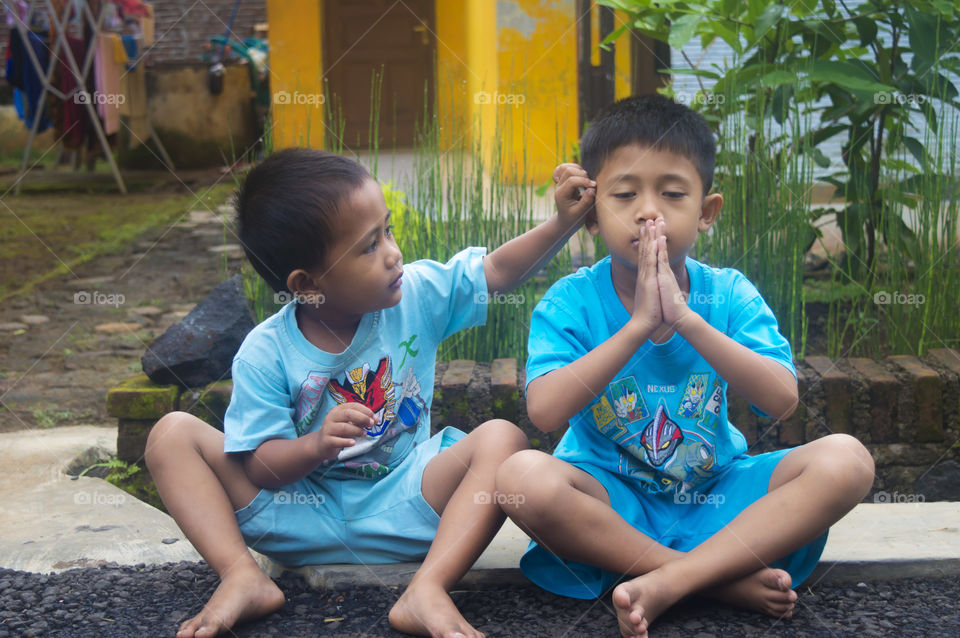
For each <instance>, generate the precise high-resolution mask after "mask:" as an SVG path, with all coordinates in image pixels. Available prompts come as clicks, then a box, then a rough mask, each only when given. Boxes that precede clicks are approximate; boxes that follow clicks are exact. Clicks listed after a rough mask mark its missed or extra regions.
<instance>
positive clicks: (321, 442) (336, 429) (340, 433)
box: [313, 403, 375, 461]
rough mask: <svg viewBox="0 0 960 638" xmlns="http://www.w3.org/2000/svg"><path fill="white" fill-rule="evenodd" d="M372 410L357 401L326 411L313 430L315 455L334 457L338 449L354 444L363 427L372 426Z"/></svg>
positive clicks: (360, 435) (363, 432) (361, 434)
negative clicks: (316, 427) (319, 424)
mask: <svg viewBox="0 0 960 638" xmlns="http://www.w3.org/2000/svg"><path fill="white" fill-rule="evenodd" d="M374 423H375V420H374V417H373V410H371V409H370V408H368V407H367V406H365V405H361V404H359V403H341V404H340V405H338V406H337V407H335V408H333V409H331V410H330V411H329V412H327V415H326V417H324V419H323V425H322V426H320V429H319V430H316V431H314V432H313V434H314V435H315V438H314V442H315V444H316V452H317V456H318V457H319V458H321V459H322V460H324V461H327V460H329V459H333V458H336V457H337V455H338V454H340V450H342V449H343V448H345V447H351V446H353V445H356V443H357V441H356V439H357V438H359V437H362V436H364V434H365V430H364V428H368V427H373V425H374Z"/></svg>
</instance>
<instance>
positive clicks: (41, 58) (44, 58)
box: [6, 29, 50, 133]
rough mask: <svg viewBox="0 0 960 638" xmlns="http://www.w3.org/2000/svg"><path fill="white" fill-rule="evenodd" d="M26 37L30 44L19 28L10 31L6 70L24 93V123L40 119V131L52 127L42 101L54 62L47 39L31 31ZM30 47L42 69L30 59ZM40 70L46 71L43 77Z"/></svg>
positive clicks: (38, 130) (8, 80)
mask: <svg viewBox="0 0 960 638" xmlns="http://www.w3.org/2000/svg"><path fill="white" fill-rule="evenodd" d="M26 36H27V38H28V40H29V43H26V42H24V40H23V38H22V37H21V36H20V31H19V30H17V29H14V30H13V31H11V32H10V42H9V45H8V47H7V50H8V51H9V55H10V59H9V60H8V61H7V69H6V73H7V82H9V83H10V85H11V86H12V87H14V88H17V89H20V90H21V91H22V92H23V98H24V116H25V117H24V124H25V125H26V127H27V128H31V127H32V126H33V123H34V119H36V118H39V121H38V123H37V132H38V133H40V132H42V131H45V130H47V129H48V128H50V120H48V119H47V117H46V115H45V111H44V108H43V104H40V94H41V93H42V92H43V81H44V79H45V78H46V73H47V67H48V66H49V64H50V50H49V49H48V48H47V44H46V42H45V41H44V39H43V38H41V37H40V36H39V35H37V34H36V33H33V32H32V31H28V32H27V33H26ZM28 46H29V47H30V48H31V49H32V50H33V52H34V54H35V55H36V58H37V61H38V62H39V63H40V69H39V70H38V69H37V68H36V67H35V66H34V64H33V62H32V60H31V59H30V53H29V52H28V50H27V47H28ZM40 73H43V76H41V75H40Z"/></svg>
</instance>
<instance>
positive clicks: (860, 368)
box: [847, 357, 900, 443]
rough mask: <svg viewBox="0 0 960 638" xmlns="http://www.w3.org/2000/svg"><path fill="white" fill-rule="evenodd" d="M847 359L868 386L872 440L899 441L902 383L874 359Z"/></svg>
mask: <svg viewBox="0 0 960 638" xmlns="http://www.w3.org/2000/svg"><path fill="white" fill-rule="evenodd" d="M847 361H848V362H849V363H850V365H851V366H853V369H854V370H856V371H857V373H859V374H860V375H861V376H862V377H863V379H864V383H865V384H866V386H867V387H866V390H867V401H868V403H869V406H868V410H869V415H870V441H871V442H873V443H895V442H896V441H897V431H896V418H897V414H896V413H897V399H898V396H897V395H898V394H899V390H900V383H899V382H898V381H897V378H896V377H895V376H893V375H892V374H890V372H888V371H887V369H886V368H884V367H883V366H881V365H880V364H879V363H877V362H876V361H873V360H872V359H863V358H860V357H851V358H849V359H847Z"/></svg>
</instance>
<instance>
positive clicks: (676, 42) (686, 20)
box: [667, 13, 703, 49]
mask: <svg viewBox="0 0 960 638" xmlns="http://www.w3.org/2000/svg"><path fill="white" fill-rule="evenodd" d="M702 19H703V18H702V16H699V15H697V14H695V13H688V14H687V15H684V16H680V17H679V18H677V19H676V20H675V21H674V22H673V24H671V25H670V37H669V38H668V39H667V42H669V43H670V46H672V47H674V48H677V49H681V48H683V45H685V44H686V43H687V42H689V41H690V39H691V38H693V35H694V34H695V33H696V32H697V26H699V24H700V21H701V20H702Z"/></svg>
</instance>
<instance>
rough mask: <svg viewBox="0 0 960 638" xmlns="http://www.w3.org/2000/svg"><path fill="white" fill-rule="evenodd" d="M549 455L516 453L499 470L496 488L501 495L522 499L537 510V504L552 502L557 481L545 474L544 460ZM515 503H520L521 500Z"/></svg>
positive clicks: (516, 499) (516, 500) (524, 451)
mask: <svg viewBox="0 0 960 638" xmlns="http://www.w3.org/2000/svg"><path fill="white" fill-rule="evenodd" d="M549 458H551V457H550V456H549V455H547V454H544V453H543V452H539V451H537V450H521V451H520V452H516V453H515V454H513V455H512V456H511V457H510V458H508V459H507V460H506V461H504V462H503V463H501V464H500V467H499V468H497V476H496V483H495V484H496V488H497V492H499V493H500V494H506V495H510V496H513V497H521V496H522V500H523V502H524V503H525V504H527V505H529V506H530V508H531V509H535V508H536V506H537V503H539V502H541V501H544V502H550V501H551V500H552V498H553V494H554V493H555V492H556V490H555V489H553V484H554V483H555V481H552V480H551V476H550V474H549V473H545V472H543V467H542V463H543V461H544V459H549ZM513 501H515V502H517V503H519V502H520V498H514V499H513Z"/></svg>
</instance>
